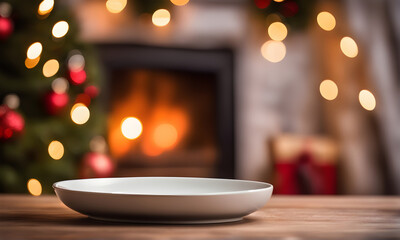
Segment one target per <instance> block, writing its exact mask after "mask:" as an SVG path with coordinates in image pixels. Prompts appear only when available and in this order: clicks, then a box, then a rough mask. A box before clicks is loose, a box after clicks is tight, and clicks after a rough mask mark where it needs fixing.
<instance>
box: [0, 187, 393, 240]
mask: <svg viewBox="0 0 400 240" xmlns="http://www.w3.org/2000/svg"><path fill="white" fill-rule="evenodd" d="M0 239H235V240H238V239H285V240H299V239H346V240H347V239H349V240H354V239H400V197H343V196H334V197H321V196H296V197H294V196H273V197H272V199H271V200H270V202H268V204H267V205H266V206H265V207H264V208H263V209H261V210H260V211H257V212H255V213H253V214H251V215H249V216H247V217H246V218H245V219H244V220H243V221H241V222H237V223H225V224H211V225H138V224H127V223H109V222H101V221H95V220H92V219H90V218H87V217H86V216H83V215H81V214H78V213H76V212H74V211H72V210H70V209H69V208H67V207H65V206H64V205H63V204H62V203H61V202H60V201H59V200H58V199H57V198H56V197H55V196H40V197H33V196H27V195H0Z"/></svg>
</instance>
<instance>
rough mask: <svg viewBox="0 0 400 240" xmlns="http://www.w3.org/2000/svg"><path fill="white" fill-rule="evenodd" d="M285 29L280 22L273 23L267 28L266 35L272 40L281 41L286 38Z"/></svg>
mask: <svg viewBox="0 0 400 240" xmlns="http://www.w3.org/2000/svg"><path fill="white" fill-rule="evenodd" d="M287 33H288V31H287V28H286V26H285V24H283V23H281V22H274V23H272V24H271V25H269V27H268V35H269V37H270V38H271V39H272V40H275V41H282V40H283V39H285V38H286V36H287Z"/></svg>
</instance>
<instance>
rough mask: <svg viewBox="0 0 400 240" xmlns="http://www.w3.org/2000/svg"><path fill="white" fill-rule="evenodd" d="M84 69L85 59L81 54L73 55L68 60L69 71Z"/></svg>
mask: <svg viewBox="0 0 400 240" xmlns="http://www.w3.org/2000/svg"><path fill="white" fill-rule="evenodd" d="M84 67H85V58H84V57H83V56H82V54H74V55H72V56H71V57H70V58H69V59H68V68H69V70H71V71H74V72H77V71H81V70H83V68H84Z"/></svg>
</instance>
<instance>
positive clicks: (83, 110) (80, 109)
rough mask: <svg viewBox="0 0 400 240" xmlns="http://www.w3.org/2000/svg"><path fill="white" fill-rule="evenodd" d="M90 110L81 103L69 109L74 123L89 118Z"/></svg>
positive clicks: (80, 122) (84, 121)
mask: <svg viewBox="0 0 400 240" xmlns="http://www.w3.org/2000/svg"><path fill="white" fill-rule="evenodd" d="M89 117H90V111H89V108H88V107H86V106H85V105H84V104H82V103H77V104H75V105H74V106H73V107H72V109H71V119H72V121H73V122H74V123H76V124H79V125H81V124H84V123H86V122H87V121H88V120H89Z"/></svg>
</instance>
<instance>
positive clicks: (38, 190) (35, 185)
mask: <svg viewBox="0 0 400 240" xmlns="http://www.w3.org/2000/svg"><path fill="white" fill-rule="evenodd" d="M26 186H27V188H28V191H29V193H30V194H32V195H33V196H40V195H41V194H42V184H40V182H39V181H38V180H37V179H34V178H31V179H29V180H28V183H27V184H26Z"/></svg>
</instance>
